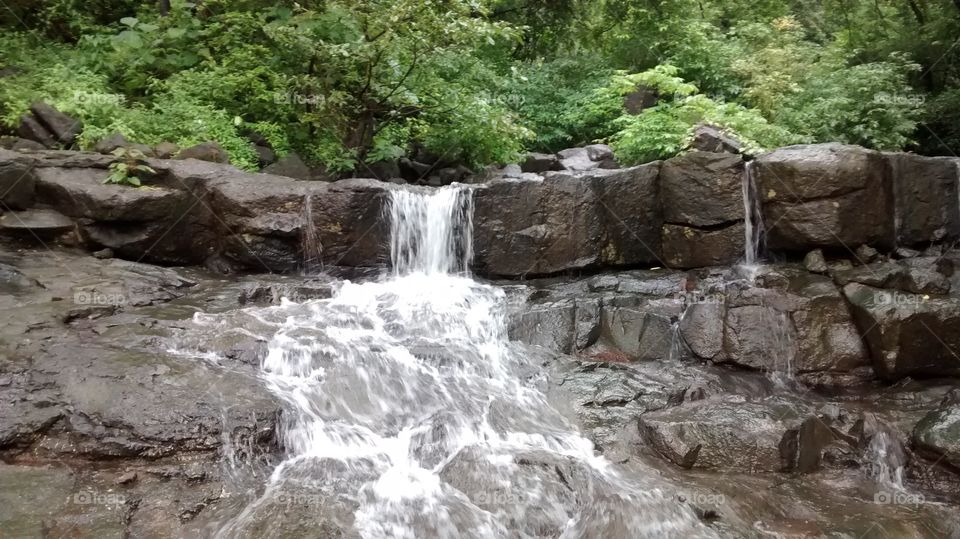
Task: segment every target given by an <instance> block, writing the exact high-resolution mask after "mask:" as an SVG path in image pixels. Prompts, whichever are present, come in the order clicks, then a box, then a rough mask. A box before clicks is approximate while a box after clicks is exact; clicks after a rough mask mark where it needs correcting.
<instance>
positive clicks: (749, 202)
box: [742, 161, 763, 274]
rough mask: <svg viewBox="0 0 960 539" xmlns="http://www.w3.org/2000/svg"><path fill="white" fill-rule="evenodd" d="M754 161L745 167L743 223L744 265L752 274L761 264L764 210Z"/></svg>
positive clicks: (748, 162)
mask: <svg viewBox="0 0 960 539" xmlns="http://www.w3.org/2000/svg"><path fill="white" fill-rule="evenodd" d="M755 166H756V164H755V163H754V162H753V161H747V163H746V165H745V166H744V168H743V182H742V190H743V217H744V219H743V225H744V227H743V228H744V232H743V234H744V255H743V266H744V268H745V269H746V270H747V271H748V272H749V273H751V274H753V273H755V271H756V268H757V267H758V265H759V264H760V253H761V250H762V241H763V234H762V232H763V212H762V211H761V208H760V196H759V193H758V192H757V185H756V178H755V174H754V167H755Z"/></svg>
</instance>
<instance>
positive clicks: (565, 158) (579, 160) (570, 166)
mask: <svg viewBox="0 0 960 539" xmlns="http://www.w3.org/2000/svg"><path fill="white" fill-rule="evenodd" d="M557 157H558V158H559V159H560V165H561V166H562V167H563V169H564V170H569V171H571V172H584V171H587V170H595V169H598V168H600V165H599V164H597V163H596V162H594V161H593V160H592V159H590V154H589V153H588V152H587V149H586V148H569V149H566V150H560V151H559V152H557Z"/></svg>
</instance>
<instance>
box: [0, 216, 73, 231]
mask: <svg viewBox="0 0 960 539" xmlns="http://www.w3.org/2000/svg"><path fill="white" fill-rule="evenodd" d="M73 227H74V222H73V219H70V218H69V217H67V216H66V215H63V214H62V213H60V212H58V211H55V210H25V211H18V212H9V213H5V214H3V215H2V216H0V230H3V231H5V232H11V233H20V234H23V233H26V234H29V233H30V232H33V233H35V234H38V235H52V234H58V233H61V232H67V231H69V230H71V229H73Z"/></svg>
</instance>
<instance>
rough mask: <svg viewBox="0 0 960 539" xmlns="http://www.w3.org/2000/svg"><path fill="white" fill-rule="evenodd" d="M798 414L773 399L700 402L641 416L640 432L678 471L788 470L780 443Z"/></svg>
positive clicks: (794, 407)
mask: <svg viewBox="0 0 960 539" xmlns="http://www.w3.org/2000/svg"><path fill="white" fill-rule="evenodd" d="M799 412H800V410H798V408H797V407H796V406H794V405H791V404H788V403H785V402H779V401H775V400H769V401H761V402H751V401H746V400H744V399H743V398H738V397H726V398H723V399H706V400H701V401H696V402H692V403H688V404H684V405H682V406H676V407H673V408H667V409H665V410H660V411H655V412H648V413H646V414H643V415H642V416H640V430H641V432H642V433H643V435H644V438H645V439H646V440H647V442H648V443H650V444H651V445H652V446H653V447H654V449H656V450H657V451H658V452H659V453H660V454H661V455H662V456H663V457H664V458H666V459H668V460H670V461H671V462H673V463H674V464H676V465H678V466H680V467H683V468H702V469H708V470H714V471H725V472H737V473H763V472H778V471H782V470H784V469H786V468H788V466H789V462H788V461H787V460H786V458H785V455H783V454H781V443H782V442H783V440H784V437H785V435H786V433H787V431H788V430H789V429H790V428H795V426H796V425H797V424H798V423H799V422H800V421H799V419H798V413H799Z"/></svg>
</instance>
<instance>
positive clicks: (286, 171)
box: [263, 153, 313, 180]
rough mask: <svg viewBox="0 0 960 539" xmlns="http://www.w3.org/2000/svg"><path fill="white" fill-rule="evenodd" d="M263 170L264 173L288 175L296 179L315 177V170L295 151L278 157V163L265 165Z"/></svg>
mask: <svg viewBox="0 0 960 539" xmlns="http://www.w3.org/2000/svg"><path fill="white" fill-rule="evenodd" d="M263 172H264V174H272V175H274V176H286V177H288V178H293V179H295V180H311V179H313V172H312V171H311V170H310V167H308V166H307V164H306V163H304V162H303V159H301V158H300V156H299V155H297V154H295V153H291V154H287V155H285V156H283V157H281V158H280V159H278V160H277V162H276V163H273V164H272V165H269V166H267V167H264V169H263Z"/></svg>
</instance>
